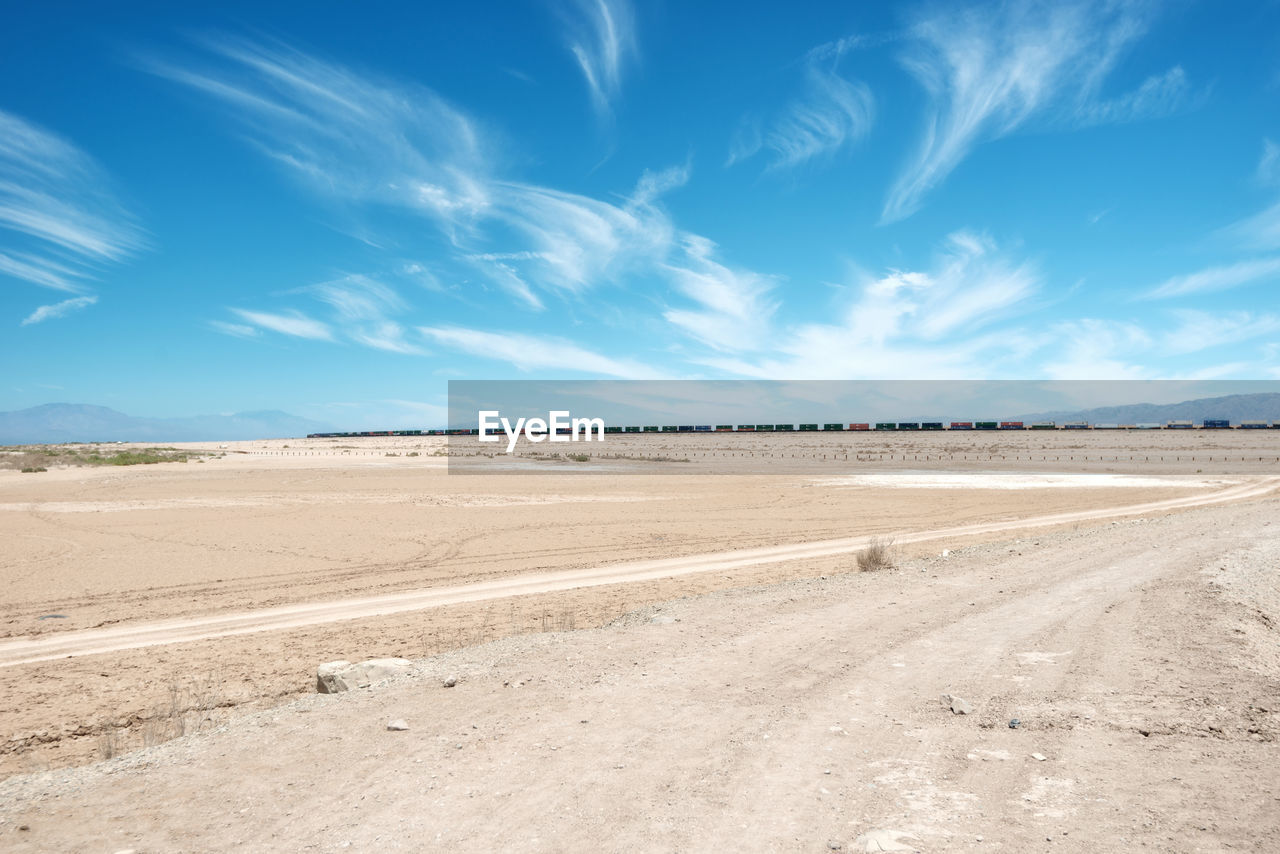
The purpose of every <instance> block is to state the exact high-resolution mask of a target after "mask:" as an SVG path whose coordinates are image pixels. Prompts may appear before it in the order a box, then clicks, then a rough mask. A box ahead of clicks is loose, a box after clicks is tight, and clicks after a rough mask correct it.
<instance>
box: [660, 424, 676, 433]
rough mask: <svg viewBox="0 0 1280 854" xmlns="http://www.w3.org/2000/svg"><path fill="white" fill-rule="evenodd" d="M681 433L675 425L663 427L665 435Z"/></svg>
mask: <svg viewBox="0 0 1280 854" xmlns="http://www.w3.org/2000/svg"><path fill="white" fill-rule="evenodd" d="M679 431H680V428H679V427H676V426H675V425H673V424H663V425H662V432H663V433H677V432H679Z"/></svg>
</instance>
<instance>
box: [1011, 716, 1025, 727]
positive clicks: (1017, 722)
mask: <svg viewBox="0 0 1280 854" xmlns="http://www.w3.org/2000/svg"><path fill="white" fill-rule="evenodd" d="M1020 726H1022V721H1020V720H1018V719H1017V718H1014V719H1013V720H1011V721H1009V729H1017V728H1018V727H1020Z"/></svg>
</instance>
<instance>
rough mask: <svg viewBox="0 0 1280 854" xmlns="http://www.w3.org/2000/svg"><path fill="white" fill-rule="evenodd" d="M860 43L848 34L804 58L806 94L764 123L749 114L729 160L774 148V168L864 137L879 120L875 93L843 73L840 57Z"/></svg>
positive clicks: (730, 162)
mask: <svg viewBox="0 0 1280 854" xmlns="http://www.w3.org/2000/svg"><path fill="white" fill-rule="evenodd" d="M856 44H857V42H856V40H855V39H842V40H839V41H834V42H829V43H827V44H824V45H820V46H818V47H816V48H814V49H813V50H811V51H810V52H809V53H808V54H807V55H806V56H805V58H804V62H803V67H804V78H805V82H804V93H803V94H802V95H801V96H800V97H798V98H796V99H795V100H793V101H792V102H791V103H789V104H788V105H787V106H786V108H785V109H784V110H783V111H782V112H781V114H780V115H778V116H777V117H775V118H774V119H773V120H772V122H770V123H769V125H768V126H767V128H763V129H762V127H761V125H760V123H759V122H758V121H757V120H754V119H750V118H748V119H744V120H743V122H742V124H740V125H739V127H738V130H737V131H736V132H735V133H734V136H733V138H732V140H731V141H730V145H729V159H728V162H727V165H733V164H734V163H736V162H738V161H741V160H745V159H747V158H749V157H751V156H753V155H755V154H756V153H757V152H759V151H761V150H763V149H768V150H769V151H770V152H771V153H772V159H771V161H770V167H771V168H785V167H791V166H798V165H800V164H802V163H806V162H808V161H809V160H812V159H814V158H818V157H825V156H830V155H832V154H834V153H835V152H837V151H839V150H840V149H842V148H844V147H846V146H847V145H850V144H852V143H853V142H855V141H856V140H858V139H860V138H862V137H863V136H865V135H866V134H867V132H868V131H869V130H870V128H871V125H872V124H873V123H874V121H875V98H874V97H872V94H871V90H870V89H869V88H868V87H867V85H866V84H865V83H862V82H860V81H856V80H850V79H848V78H846V77H844V76H842V75H841V74H840V61H841V59H842V58H843V57H844V55H845V54H846V53H847V52H848V51H850V50H851V49H853V47H854V46H855V45H856Z"/></svg>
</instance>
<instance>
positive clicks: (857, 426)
mask: <svg viewBox="0 0 1280 854" xmlns="http://www.w3.org/2000/svg"><path fill="white" fill-rule="evenodd" d="M849 429H850V430H870V429H871V425H870V424H868V423H867V422H865V421H858V422H855V423H853V424H850V425H849Z"/></svg>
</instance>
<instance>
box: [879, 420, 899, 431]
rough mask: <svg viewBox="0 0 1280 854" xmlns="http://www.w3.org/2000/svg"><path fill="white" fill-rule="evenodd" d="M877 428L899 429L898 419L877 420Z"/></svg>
mask: <svg viewBox="0 0 1280 854" xmlns="http://www.w3.org/2000/svg"><path fill="white" fill-rule="evenodd" d="M876 429H877V430H897V429H898V422H896V421H877V422H876Z"/></svg>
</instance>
